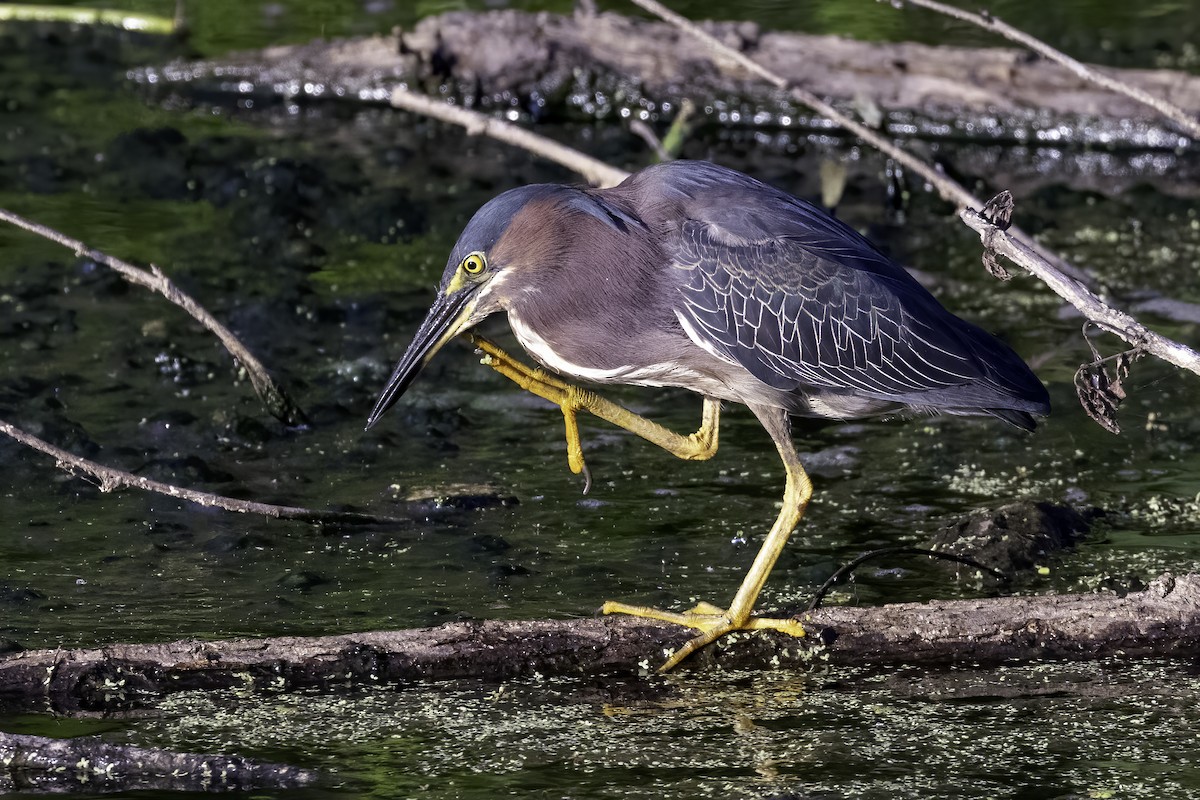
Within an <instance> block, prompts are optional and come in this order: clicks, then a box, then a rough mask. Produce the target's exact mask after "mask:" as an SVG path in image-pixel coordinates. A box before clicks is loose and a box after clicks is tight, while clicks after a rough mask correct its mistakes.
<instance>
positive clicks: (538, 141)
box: [392, 86, 629, 187]
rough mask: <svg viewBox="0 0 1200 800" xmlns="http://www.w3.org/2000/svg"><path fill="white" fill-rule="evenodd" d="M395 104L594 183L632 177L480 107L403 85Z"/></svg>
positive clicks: (394, 94)
mask: <svg viewBox="0 0 1200 800" xmlns="http://www.w3.org/2000/svg"><path fill="white" fill-rule="evenodd" d="M392 105H393V106H395V107H396V108H403V109H406V110H408V111H415V112H417V113H418V114H425V115H427V116H430V117H434V118H435V119H440V120H442V121H443V122H449V123H452V124H454V125H461V126H462V127H464V128H466V129H467V133H469V134H471V135H472V136H478V135H483V136H490V137H492V138H493V139H496V140H498V141H501V142H506V143H507V144H511V145H514V146H516V147H520V148H521V149H523V150H527V151H529V152H531V153H534V154H535V155H539V156H542V157H543V158H547V159H549V160H551V161H554V162H556V163H558V164H562V165H563V166H565V167H567V168H568V169H570V170H572V171H574V172H578V173H579V174H580V175H582V176H583V178H584V180H586V181H587V182H588V183H590V184H592V185H593V186H601V187H607V186H616V185H617V184H618V183H620V182H621V181H623V180H625V179H626V178H628V177H629V173H628V172H626V171H625V170H622V169H617V168H616V167H611V166H609V165H608V164H605V163H604V162H603V161H600V160H598V159H595V158H592V157H591V156H587V155H584V154H583V153H580V152H579V151H578V150H574V149H572V148H570V147H567V146H566V145H564V144H559V143H558V142H556V141H554V140H552V139H547V138H546V137H545V136H539V135H538V134H536V133H531V132H530V131H527V130H525V129H524V128H520V127H517V126H516V125H512V124H510V123H508V122H504V121H503V120H498V119H492V118H491V117H489V116H486V115H484V114H480V113H479V112H477V111H471V110H470V109H466V108H460V107H458V106H452V105H448V104H447V103H444V102H442V101H440V100H433V99H431V98H429V97H426V96H425V95H423V94H419V93H417V92H412V91H409V90H408V89H406V88H404V87H403V86H398V87H396V89H395V90H394V91H393V92H392Z"/></svg>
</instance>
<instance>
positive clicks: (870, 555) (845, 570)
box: [799, 545, 1011, 617]
mask: <svg viewBox="0 0 1200 800" xmlns="http://www.w3.org/2000/svg"><path fill="white" fill-rule="evenodd" d="M891 555H913V556H928V557H929V558H939V559H941V560H942V561H950V562H953V563H955V564H965V565H966V566H968V567H974V568H975V569H979V570H983V571H984V572H986V573H988V574H989V575H991V576H992V577H993V578H995V579H996V580H1000V581H1005V582H1008V581H1009V580H1011V579H1010V578H1009V577H1008V576H1007V575H1005V574H1004V573H1003V572H1001V571H1000V570H998V569H993V568H992V567H989V566H987V565H986V564H980V563H979V562H978V561H976V560H975V559H973V558H970V557H968V556H959V555H955V554H954V553H943V552H940V551H938V550H929V549H927V548H924V547H909V546H907V545H897V546H895V547H881V548H879V549H878V550H871V551H869V552H866V553H863V554H862V555H860V556H859V557H858V558H856V559H854V560H853V561H850V562H849V563H846V564H843V565H842V566H841V567H839V568H838V570H837V572H835V573H833V574H832V575H830V576H829V577H828V578H827V579H826V580H825V582H824V583H822V584H821V585H820V586H819V587H818V588H817V591H816V592H815V593H814V594H813V599H812V600H810V601H809V603H808V605H807V606H806V607H805V609H804V611H803V612H801V614H800V615H799V616H801V617H802V616H803V615H804V614H811V613H813V612H814V611H816V610H817V609H818V608H820V607H821V604H822V603H823V602H825V597H826V596H827V595H828V594H829V591H830V590H831V589H832V588H833V587H834V586H836V585H838V584H839V583H841V582H842V581H843V580H845V579H846V577H847V576H848V575H850V574H851V573H852V572H854V570H856V569H858V568H859V567H861V566H862V565H863V564H865V563H867V562H868V561H872V560H874V559H876V558H879V557H881V556H891Z"/></svg>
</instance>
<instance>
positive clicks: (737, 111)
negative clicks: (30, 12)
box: [134, 11, 1200, 149]
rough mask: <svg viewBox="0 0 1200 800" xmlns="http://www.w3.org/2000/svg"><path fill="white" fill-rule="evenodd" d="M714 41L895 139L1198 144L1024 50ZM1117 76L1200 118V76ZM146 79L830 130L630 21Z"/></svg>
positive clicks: (479, 31) (483, 33) (251, 56)
mask: <svg viewBox="0 0 1200 800" xmlns="http://www.w3.org/2000/svg"><path fill="white" fill-rule="evenodd" d="M703 27H705V28H706V29H707V30H708V31H710V32H711V33H713V34H714V35H715V36H717V37H718V38H719V39H721V40H723V41H725V42H727V43H729V44H731V45H733V46H734V47H736V48H737V49H739V50H740V51H742V52H744V53H746V54H747V55H749V56H751V57H753V58H755V59H756V60H758V61H759V62H760V63H762V64H763V65H764V66H766V67H768V68H769V69H771V70H773V71H775V72H777V73H779V74H780V75H782V76H783V77H785V78H786V79H788V80H789V81H790V82H792V83H794V84H795V85H799V86H803V87H804V88H805V89H807V90H808V91H810V92H812V93H814V94H817V95H819V96H822V97H824V98H826V99H828V100H830V101H832V102H834V103H835V104H840V105H843V106H846V107H851V108H855V109H858V110H859V112H860V115H861V116H862V117H864V118H871V117H873V116H876V115H881V119H880V121H881V124H882V126H883V127H884V128H885V129H886V130H887V132H888V133H889V134H891V135H894V136H913V135H915V136H923V137H929V138H943V137H949V138H955V139H972V140H979V141H1006V142H1026V143H1030V144H1038V145H1041V144H1049V145H1061V144H1063V143H1066V142H1079V143H1103V144H1106V145H1112V144H1124V145H1130V146H1137V147H1144V148H1161V149H1171V148H1175V147H1180V146H1185V145H1186V143H1187V138H1186V137H1185V136H1182V135H1181V134H1178V133H1176V132H1174V131H1173V130H1171V128H1170V127H1169V126H1167V125H1165V124H1164V123H1162V122H1161V121H1159V120H1158V119H1157V118H1156V117H1155V116H1154V112H1152V111H1150V110H1149V109H1148V108H1146V107H1145V106H1142V105H1141V104H1139V103H1137V102H1135V101H1133V100H1130V99H1129V98H1127V97H1124V96H1121V95H1116V94H1113V93H1111V92H1109V91H1107V90H1105V89H1102V88H1099V87H1097V86H1095V85H1093V84H1090V83H1088V82H1086V81H1084V80H1083V79H1081V78H1079V77H1078V76H1076V75H1075V74H1073V73H1072V72H1070V71H1069V70H1068V69H1066V68H1065V67H1062V66H1060V65H1058V64H1055V63H1053V62H1049V61H1045V60H1042V59H1040V58H1037V57H1031V56H1030V54H1029V53H1026V52H1023V51H1020V50H1015V49H1010V48H965V47H948V46H931V45H923V44H915V43H910V42H901V43H889V42H859V41H854V40H850V39H843V38H839V37H836V36H813V35H808V34H803V33H796V32H790V31H763V30H761V29H760V28H759V27H758V26H757V25H756V24H754V23H751V22H707V23H703ZM1103 71H1104V72H1105V73H1106V74H1109V75H1111V76H1113V77H1116V78H1119V79H1120V80H1122V81H1125V82H1127V83H1129V84H1131V85H1133V86H1135V87H1137V88H1140V89H1143V90H1145V91H1146V92H1149V93H1151V94H1153V95H1156V96H1158V97H1161V98H1163V99H1166V100H1169V101H1171V102H1172V103H1174V104H1176V105H1178V106H1180V107H1182V108H1183V109H1184V110H1186V111H1190V112H1192V113H1200V77H1197V76H1191V75H1188V74H1187V73H1183V72H1177V71H1171V70H1133V69H1107V68H1103ZM134 78H135V80H139V81H140V82H142V83H145V84H158V85H164V84H171V83H177V82H181V81H190V82H197V83H203V84H205V85H206V86H207V87H209V88H219V89H221V90H223V91H229V92H233V93H241V94H247V93H254V92H270V93H275V94H277V95H280V96H284V97H309V98H323V99H340V100H351V101H366V102H382V103H386V102H387V100H388V98H389V97H390V96H391V93H392V90H393V89H394V88H395V87H396V86H397V85H406V86H421V87H424V88H427V89H433V88H434V87H437V88H438V89H439V91H440V92H441V93H442V94H446V95H449V96H457V97H458V98H459V99H460V100H461V101H463V102H465V103H467V104H470V105H476V106H478V107H481V108H484V109H487V108H489V107H490V108H499V109H507V108H515V109H521V110H524V111H527V112H529V113H531V114H532V115H533V116H534V117H535V118H536V117H539V116H543V115H548V116H560V117H561V116H564V115H566V116H572V115H574V116H580V115H583V116H586V117H588V118H596V117H603V116H606V115H612V114H621V113H629V112H632V113H633V114H635V115H645V116H647V117H651V118H653V117H656V116H657V115H658V114H660V113H664V112H669V110H670V109H673V108H678V106H679V103H680V102H681V101H682V100H683V99H684V98H691V99H694V100H697V101H702V102H700V105H701V106H702V107H703V108H704V110H705V111H706V113H708V114H709V115H710V116H713V117H716V118H717V119H719V121H720V122H722V124H726V125H729V124H732V125H737V124H739V123H742V124H753V125H754V126H756V127H764V126H766V127H769V126H771V125H772V124H775V125H782V126H785V127H786V126H789V125H795V124H802V125H803V124H808V125H811V126H814V127H817V128H821V129H824V128H827V127H828V126H827V123H825V122H823V121H822V120H820V119H819V118H814V117H813V116H812V114H811V113H810V112H809V111H808V110H807V109H804V108H799V107H797V106H795V104H794V103H792V102H791V101H790V100H789V99H788V98H787V97H786V96H785V95H783V94H782V93H780V92H778V91H777V90H775V89H773V88H772V87H769V86H766V85H764V84H763V83H762V82H760V81H758V80H756V79H753V78H752V77H751V76H749V75H746V74H741V73H739V72H738V71H737V70H736V69H729V68H728V65H716V64H714V63H713V62H712V61H711V60H710V58H709V57H708V55H707V54H706V53H705V52H704V51H703V50H700V49H698V48H697V47H696V45H695V43H694V42H693V41H692V40H691V39H690V38H688V37H686V36H684V35H682V34H681V33H680V32H679V31H678V30H676V29H675V28H673V27H671V26H669V25H666V24H665V23H659V22H650V21H646V20H642V19H636V18H632V17H625V16H622V15H619V14H614V13H603V14H577V15H575V16H562V15H557V14H550V13H540V14H530V13H525V12H520V11H494V12H488V13H469V12H451V13H446V14H441V15H437V16H432V17H428V18H426V19H423V20H421V21H420V22H419V23H418V24H417V25H416V26H415V27H414V28H413V29H412V30H411V31H399V32H397V34H396V35H393V36H384V37H372V38H360V39H345V40H336V41H318V42H313V43H310V44H305V45H297V46H285V47H274V48H269V49H267V50H263V51H260V52H252V53H245V54H242V55H232V56H228V57H222V58H220V59H215V60H209V61H198V62H179V63H175V64H171V65H169V66H167V67H163V68H146V69H143V70H139V71H137V72H135V73H134ZM667 115H668V116H669V115H670V114H669V113H667Z"/></svg>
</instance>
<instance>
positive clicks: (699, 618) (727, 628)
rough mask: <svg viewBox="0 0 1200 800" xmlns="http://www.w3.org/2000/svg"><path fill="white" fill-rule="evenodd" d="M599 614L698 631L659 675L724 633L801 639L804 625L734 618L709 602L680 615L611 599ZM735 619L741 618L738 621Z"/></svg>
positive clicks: (781, 621) (764, 618)
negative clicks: (779, 634) (764, 633)
mask: <svg viewBox="0 0 1200 800" xmlns="http://www.w3.org/2000/svg"><path fill="white" fill-rule="evenodd" d="M601 611H602V612H603V613H605V614H628V615H630V616H633V617H643V618H645V619H657V620H661V621H662V622H673V623H675V624H676V625H683V626H684V627H686V628H695V629H696V630H698V631H700V635H699V636H697V637H695V638H694V639H689V640H688V641H687V642H684V644H683V647H680V648H679V649H678V650H676V651H675V652H674V653H672V654H671V657H670V658H668V659H667V662H666V663H665V664H663V665H662V666H661V667H659V668H658V671H659V672H667V671H668V670H670V669H672V668H674V667H675V666H676V665H677V664H678V663H679V662H680V661H683V660H684V659H685V658H687V657H688V656H690V655H691V654H692V653H694V652H696V651H697V650H699V649H700V648H701V647H704V646H705V645H706V644H712V643H713V642H715V641H716V640H717V639H719V638H721V637H722V636H724V635H725V634H727V633H732V632H733V631H760V630H773V631H780V632H782V633H786V634H788V635H789V636H796V637H801V636H804V626H803V625H801V624H800V621H799V620H796V619H768V618H766V617H752V616H750V615H749V614H742V615H734V614H732V613H731V612H730V611H727V610H725V609H723V608H717V607H716V606H714V605H713V604H711V603H699V604H697V605H696V606H695V607H694V608H692V609H691V610H690V611H684V612H683V613H679V612H675V611H661V610H659V609H657V608H648V607H646V606H631V605H628V604H626V603H615V602H613V601H611V600H610V601H608V602H607V603H605V604H604V607H603V608H602V609H601ZM738 616H740V617H741V618H740V619H738V618H737V617H738Z"/></svg>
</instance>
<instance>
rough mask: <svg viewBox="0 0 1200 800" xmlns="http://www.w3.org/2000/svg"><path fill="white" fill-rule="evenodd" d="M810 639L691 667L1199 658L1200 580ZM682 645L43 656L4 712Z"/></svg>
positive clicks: (384, 635)
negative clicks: (1108, 657) (172, 693)
mask: <svg viewBox="0 0 1200 800" xmlns="http://www.w3.org/2000/svg"><path fill="white" fill-rule="evenodd" d="M804 620H805V627H806V629H807V630H808V632H809V636H807V637H806V638H804V639H793V638H790V637H786V636H782V635H776V634H770V633H764V632H758V633H754V634H734V635H731V636H728V637H725V638H724V639H722V640H721V641H720V642H719V643H718V645H717V646H714V647H708V648H705V649H704V650H703V651H701V652H700V653H698V654H697V655H696V656H694V657H693V658H692V659H690V660H689V661H688V662H687V663H686V664H685V665H684V667H683V668H684V669H696V668H704V667H712V666H714V665H719V666H720V667H723V668H731V669H736V668H750V669H765V668H772V667H805V666H808V665H812V664H814V663H828V664H845V665H857V664H878V663H905V664H923V665H937V664H951V663H973V664H974V663H997V662H1002V661H1004V662H1007V661H1012V660H1031V659H1048V658H1053V659H1094V658H1102V657H1107V656H1123V657H1134V656H1151V655H1153V656H1193V657H1194V656H1196V655H1197V654H1200V575H1194V574H1193V575H1186V576H1183V577H1179V578H1176V577H1173V576H1171V575H1164V576H1162V577H1160V578H1158V579H1156V580H1155V581H1153V582H1152V583H1151V584H1150V586H1149V587H1147V588H1146V589H1145V590H1143V591H1140V592H1133V593H1129V594H1127V595H1124V596H1121V595H1118V594H1113V593H1100V594H1085V595H1057V596H1056V595H1048V596H1029V597H1005V598H997V599H983V600H957V601H945V602H932V603H905V604H896V605H887V606H880V607H874V608H853V607H835V608H822V609H819V610H817V611H815V612H813V613H812V614H811V615H807V616H805V617H804ZM688 636H689V633H688V632H686V631H683V630H681V629H679V628H677V627H674V626H671V625H664V624H656V623H647V622H645V621H641V620H634V619H629V618H622V617H607V618H603V619H578V620H536V621H487V622H459V623H452V624H448V625H443V626H440V627H437V628H423V629H416V630H407V631H391V632H369V633H359V634H346V635H342V636H325V637H316V638H296V637H281V638H273V639H238V640H230V641H219V642H195V641H180V642H172V643H169V644H158V645H132V644H125V645H112V646H109V647H102V648H92V649H83V650H70V651H66V650H39V651H28V652H21V653H15V654H10V655H8V656H5V657H3V658H0V709H8V710H16V709H24V710H54V711H60V712H78V711H113V710H120V709H131V708H137V707H142V706H146V705H151V704H153V702H154V700H155V699H156V698H158V697H161V696H163V695H165V694H168V693H171V692H177V691H181V690H185V689H205V690H211V689H222V688H230V687H242V688H245V687H254V688H258V689H261V690H265V691H287V690H290V689H296V688H301V687H314V686H315V687H321V688H324V689H327V690H336V689H338V688H350V687H354V686H362V685H371V684H395V683H404V682H411V681H416V680H443V679H454V678H468V677H471V678H482V679H486V680H503V679H509V678H514V677H518V676H522V675H535V674H537V675H600V674H602V675H636V674H645V673H647V672H648V671H649V670H652V669H653V668H655V667H657V666H658V664H659V663H661V662H662V660H663V659H664V657H665V653H666V651H667V650H669V649H671V648H674V647H677V646H678V645H679V644H681V643H682V642H683V641H685V640H686V639H687V638H688Z"/></svg>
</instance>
